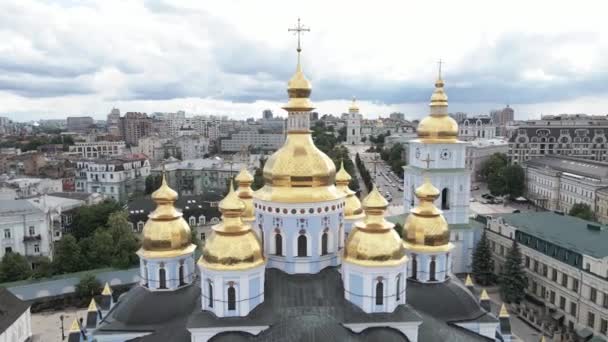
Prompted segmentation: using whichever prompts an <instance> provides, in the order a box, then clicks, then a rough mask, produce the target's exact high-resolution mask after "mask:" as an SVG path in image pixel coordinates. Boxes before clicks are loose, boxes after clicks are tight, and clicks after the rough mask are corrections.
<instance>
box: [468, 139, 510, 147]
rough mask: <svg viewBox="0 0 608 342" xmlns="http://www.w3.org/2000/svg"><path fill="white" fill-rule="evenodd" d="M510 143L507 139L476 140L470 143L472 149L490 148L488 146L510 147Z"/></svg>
mask: <svg viewBox="0 0 608 342" xmlns="http://www.w3.org/2000/svg"><path fill="white" fill-rule="evenodd" d="M508 144H509V143H508V142H507V140H505V139H500V138H496V139H475V140H472V141H469V146H472V147H488V146H500V145H505V146H506V145H508Z"/></svg>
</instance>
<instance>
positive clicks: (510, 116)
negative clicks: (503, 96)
mask: <svg viewBox="0 0 608 342" xmlns="http://www.w3.org/2000/svg"><path fill="white" fill-rule="evenodd" d="M490 117H491V118H492V121H493V122H494V124H495V125H496V134H497V135H499V136H502V137H506V136H507V125H508V124H509V122H512V121H513V120H515V111H514V110H513V108H511V107H510V106H509V105H507V106H506V107H505V108H503V109H501V110H493V111H491V112H490Z"/></svg>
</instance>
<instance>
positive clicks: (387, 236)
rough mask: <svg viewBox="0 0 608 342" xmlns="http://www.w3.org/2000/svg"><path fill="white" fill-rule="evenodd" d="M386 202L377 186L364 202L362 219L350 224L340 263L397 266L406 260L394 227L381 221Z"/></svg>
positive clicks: (386, 205) (383, 220)
mask: <svg viewBox="0 0 608 342" xmlns="http://www.w3.org/2000/svg"><path fill="white" fill-rule="evenodd" d="M387 207H388V202H387V201H386V200H385V199H384V197H382V195H381V194H380V192H379V191H378V189H377V188H376V187H374V189H373V190H372V191H371V192H370V193H369V195H367V197H365V199H364V200H363V208H364V210H365V219H363V220H362V221H358V222H356V223H355V224H354V225H353V230H352V232H351V233H350V234H349V235H348V240H347V241H346V247H345V248H344V256H343V260H344V261H345V262H350V263H354V264H358V265H362V266H397V265H401V264H403V263H404V262H406V261H407V256H406V255H405V250H404V248H403V244H402V242H401V239H400V238H399V234H397V232H396V231H395V230H394V229H393V227H394V226H395V225H394V224H392V223H390V222H388V221H386V220H385V219H384V213H385V211H386V208H387Z"/></svg>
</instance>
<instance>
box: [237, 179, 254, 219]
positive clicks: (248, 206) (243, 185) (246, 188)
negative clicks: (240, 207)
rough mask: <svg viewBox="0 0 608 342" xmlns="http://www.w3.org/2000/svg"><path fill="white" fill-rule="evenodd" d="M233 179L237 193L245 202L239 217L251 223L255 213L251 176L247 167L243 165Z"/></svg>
mask: <svg viewBox="0 0 608 342" xmlns="http://www.w3.org/2000/svg"><path fill="white" fill-rule="evenodd" d="M234 180H236V183H237V185H238V189H237V195H238V196H239V198H240V199H241V201H243V203H244V204H245V210H244V211H243V215H241V217H242V219H243V221H244V222H245V223H251V222H253V221H255V213H254V211H253V190H252V189H251V184H253V176H252V175H251V173H249V171H247V168H246V167H244V168H243V169H241V171H240V172H239V174H238V175H236V177H235V178H234Z"/></svg>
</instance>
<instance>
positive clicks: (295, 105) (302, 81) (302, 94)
mask: <svg viewBox="0 0 608 342" xmlns="http://www.w3.org/2000/svg"><path fill="white" fill-rule="evenodd" d="M287 31H288V32H294V34H296V35H297V36H298V48H297V49H296V51H297V52H298V64H297V66H296V72H295V74H294V75H293V76H292V77H291V79H290V80H289V82H288V83H287V94H288V95H289V102H287V104H286V105H285V106H284V107H283V109H285V110H287V111H288V112H289V111H297V112H305V111H310V110H312V109H313V107H312V103H311V102H310V99H309V97H310V93H311V91H312V85H311V84H310V81H309V80H308V79H307V78H306V76H304V73H303V72H302V65H301V63H300V54H301V52H302V47H301V43H300V38H301V35H302V34H303V33H304V32H310V29H309V28H306V27H304V26H303V25H302V24H301V23H300V18H298V24H297V25H296V27H294V28H290V29H287Z"/></svg>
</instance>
